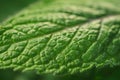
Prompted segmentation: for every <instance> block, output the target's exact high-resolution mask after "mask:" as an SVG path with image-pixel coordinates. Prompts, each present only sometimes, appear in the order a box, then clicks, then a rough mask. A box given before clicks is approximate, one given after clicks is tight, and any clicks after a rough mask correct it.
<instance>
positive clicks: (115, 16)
mask: <svg viewBox="0 0 120 80" xmlns="http://www.w3.org/2000/svg"><path fill="white" fill-rule="evenodd" d="M118 17H120V15H119V14H116V15H107V16H103V17H100V18H95V19H91V20H89V21H87V22H84V23H82V24H76V25H74V26H73V25H72V26H69V27H65V28H63V29H61V30H57V31H54V32H52V33H48V34H43V35H36V36H30V37H29V38H28V37H27V38H23V39H20V40H15V42H12V41H11V42H6V43H4V44H3V45H0V47H1V46H5V45H10V44H15V43H19V42H22V41H26V40H31V39H34V38H39V37H45V36H48V35H51V34H55V33H59V32H62V31H67V30H69V29H79V28H80V26H87V25H89V24H90V23H92V24H94V23H98V22H100V21H101V20H103V23H105V22H109V21H111V20H115V19H116V18H118ZM13 41H14V40H13Z"/></svg>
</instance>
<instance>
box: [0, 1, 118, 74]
mask: <svg viewBox="0 0 120 80" xmlns="http://www.w3.org/2000/svg"><path fill="white" fill-rule="evenodd" d="M95 1H96V0H89V1H88V0H53V1H50V0H44V1H38V2H36V3H33V4H31V5H30V6H29V7H27V8H25V9H24V10H22V11H21V12H19V13H18V14H16V15H15V16H12V17H11V18H9V19H8V20H6V21H4V23H3V24H1V27H0V68H1V69H4V68H13V69H14V70H18V69H20V70H22V71H27V70H36V71H38V72H40V73H53V74H74V73H77V72H84V71H86V70H89V69H92V68H93V67H96V68H97V69H99V68H101V67H105V66H116V65H120V9H119V7H120V5H119V3H118V2H117V1H118V0H106V1H104V0H97V1H96V3H94V2H95Z"/></svg>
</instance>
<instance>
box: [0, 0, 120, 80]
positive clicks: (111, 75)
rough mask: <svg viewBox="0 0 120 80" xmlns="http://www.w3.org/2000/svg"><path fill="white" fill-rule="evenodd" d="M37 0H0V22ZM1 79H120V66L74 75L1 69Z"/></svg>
mask: <svg viewBox="0 0 120 80" xmlns="http://www.w3.org/2000/svg"><path fill="white" fill-rule="evenodd" d="M35 1H37V0H0V23H1V22H3V21H4V20H5V19H7V18H8V17H10V16H12V15H14V14H16V13H18V12H19V11H20V10H22V9H24V8H25V7H26V6H28V5H30V4H31V3H34V2H35ZM0 80H120V66H117V67H114V68H109V67H106V68H104V69H101V70H96V69H92V70H91V71H90V72H86V73H81V74H80V73H77V74H74V75H64V76H61V75H57V76H53V75H51V74H48V75H45V74H44V75H38V74H36V73H35V72H34V71H28V72H20V71H13V70H12V69H5V70H0Z"/></svg>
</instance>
